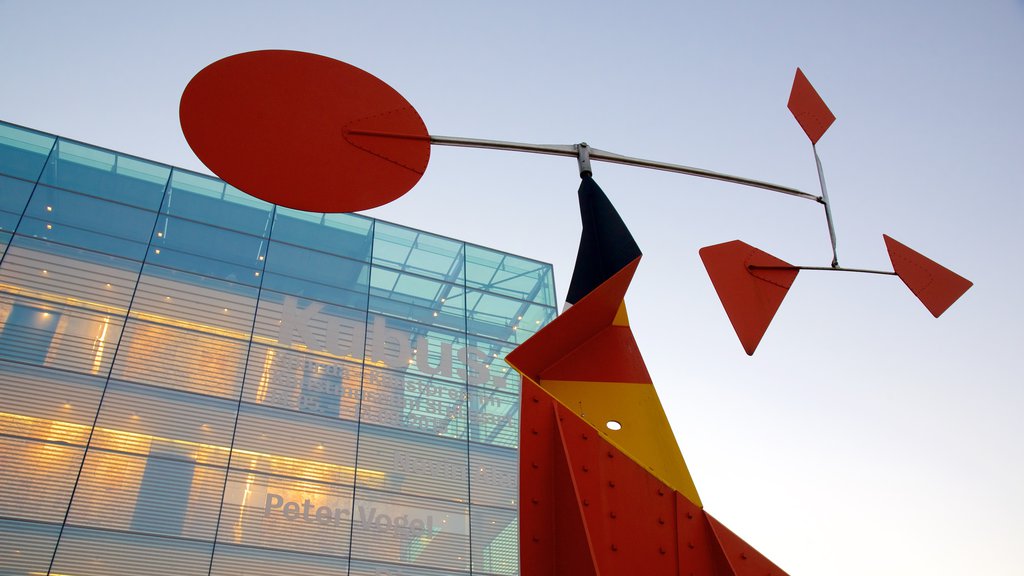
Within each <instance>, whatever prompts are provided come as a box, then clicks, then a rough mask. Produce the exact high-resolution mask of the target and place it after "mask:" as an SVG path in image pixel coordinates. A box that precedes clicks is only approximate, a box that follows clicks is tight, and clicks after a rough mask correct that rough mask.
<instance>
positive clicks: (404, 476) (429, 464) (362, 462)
mask: <svg viewBox="0 0 1024 576" xmlns="http://www.w3.org/2000/svg"><path fill="white" fill-rule="evenodd" d="M363 424H364V425H363V426H362V427H361V428H360V437H359V474H358V477H357V480H358V483H359V486H360V487H366V488H376V489H382V490H386V491H388V492H394V493H399V494H404V495H410V496H424V497H430V498H437V499H443V500H449V501H451V502H459V503H462V502H466V501H467V500H468V499H469V484H468V481H467V479H466V476H467V475H466V470H467V467H468V464H467V460H466V443H465V442H464V441H463V442H459V441H454V440H451V439H447V438H430V437H422V436H418V435H413V434H410V433H408V432H402V431H399V430H390V429H386V428H380V427H376V426H373V427H371V426H366V425H365V424H366V422H363ZM372 471H379V472H378V473H377V474H373V473H371V472H372Z"/></svg>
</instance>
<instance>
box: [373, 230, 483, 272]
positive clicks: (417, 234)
mask: <svg viewBox="0 0 1024 576" xmlns="http://www.w3.org/2000/svg"><path fill="white" fill-rule="evenodd" d="M463 246H464V245H463V243H462V242H459V241H457V240H452V239H450V238H444V237H441V236H435V235H433V234H427V233H426V232H421V231H419V230H413V229H411V228H404V227H401V226H396V225H394V224H390V223H387V222H377V225H376V229H375V230H374V238H373V264H374V266H384V267H388V268H392V269H394V270H400V271H403V272H412V273H414V274H418V275H420V276H426V277H428V278H434V279H437V280H441V281H444V282H447V283H450V284H459V285H462V284H463V276H464V274H463V264H464V258H463V253H462V250H463Z"/></svg>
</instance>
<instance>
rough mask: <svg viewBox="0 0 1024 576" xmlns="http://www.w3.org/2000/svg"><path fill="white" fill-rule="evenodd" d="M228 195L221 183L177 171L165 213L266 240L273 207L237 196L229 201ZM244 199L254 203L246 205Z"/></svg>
mask: <svg viewBox="0 0 1024 576" xmlns="http://www.w3.org/2000/svg"><path fill="white" fill-rule="evenodd" d="M224 193H225V184H224V182H222V181H220V180H215V179H213V178H208V177H205V176H200V175H198V174H192V173H189V172H183V171H181V170H175V171H174V174H173V175H172V177H171V187H170V189H169V190H168V191H167V196H166V197H165V198H164V205H163V208H162V209H161V212H162V213H164V214H170V215H171V216H177V217H179V218H185V219H188V220H194V221H196V222H203V223H206V224H212V225H214V226H218V227H221V228H228V229H231V230H236V231H239V232H245V233H246V234H250V235H252V236H259V237H264V238H265V237H266V236H267V234H268V233H269V232H270V213H271V210H273V205H272V204H269V203H267V202H263V201H261V200H257V199H255V198H252V197H251V196H248V195H239V194H237V193H236V194H235V195H233V196H231V197H230V198H226V197H225V195H224ZM243 196H244V197H245V198H249V199H251V200H247V201H246V202H245V203H242V202H240V201H241V200H242V199H243Z"/></svg>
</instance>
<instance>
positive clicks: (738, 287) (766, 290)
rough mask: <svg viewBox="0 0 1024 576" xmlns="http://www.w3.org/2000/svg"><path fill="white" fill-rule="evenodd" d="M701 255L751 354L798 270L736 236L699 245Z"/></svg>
mask: <svg viewBox="0 0 1024 576" xmlns="http://www.w3.org/2000/svg"><path fill="white" fill-rule="evenodd" d="M700 258H701V260H703V261H704V267H705V268H707V270H708V276H710V277H711V283H712V284H714V286H715V291H716V292H718V298H719V299H721V301H722V306H723V307H724V308H725V313H726V314H727V315H728V316H729V321H730V322H732V327H733V329H734V330H736V335H737V336H739V339H740V343H741V344H743V349H744V350H746V352H747V354H750V355H753V354H754V350H756V349H757V345H758V344H759V343H760V342H761V337H762V336H764V333H765V331H766V330H768V325H769V324H771V322H772V318H774V317H775V312H777V311H778V309H779V306H780V305H781V304H782V300H783V298H785V297H786V293H787V292H789V288H790V286H792V285H793V280H795V279H796V275H797V272H799V270H797V269H796V268H794V267H792V266H790V265H789V264H787V263H786V262H784V261H782V260H779V259H778V258H776V257H774V256H772V255H771V254H768V253H767V252H762V251H761V250H758V249H757V248H754V247H753V246H751V245H749V244H746V243H744V242H740V241H739V240H733V241H732V242H725V243H724V244H716V245H714V246H706V247H704V248H701V250H700ZM756 266H779V267H784V268H785V269H782V270H777V269H763V268H752V267H756Z"/></svg>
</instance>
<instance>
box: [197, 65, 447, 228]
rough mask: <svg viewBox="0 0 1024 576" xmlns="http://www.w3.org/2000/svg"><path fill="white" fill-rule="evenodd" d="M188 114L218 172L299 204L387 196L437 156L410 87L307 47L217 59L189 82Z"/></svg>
mask: <svg viewBox="0 0 1024 576" xmlns="http://www.w3.org/2000/svg"><path fill="white" fill-rule="evenodd" d="M179 115H180V118H181V127H182V131H183V132H184V133H185V139H186V140H188V143H189V146H191V147H192V150H193V151H195V153H196V155H197V156H199V158H200V159H201V160H202V161H203V163H204V164H206V166H207V167H208V168H210V170H212V171H213V172H214V173H215V174H217V175H218V176H220V177H221V178H223V179H224V180H226V181H227V182H228V183H229V184H231V185H232V186H235V187H236V188H239V189H240V190H242V191H244V192H246V193H248V194H251V195H253V196H256V197H258V198H260V199H262V200H266V201H268V202H272V203H274V204H280V205H281V206H286V207H289V208H295V209H299V210H308V211H311V212H354V211H357V210H367V209H369V208H374V207H376V206H380V205H383V204H386V203H388V202H391V201H392V200H395V199H397V198H398V197H400V196H402V195H403V194H405V193H406V192H408V191H409V190H410V189H412V187H413V186H415V185H416V183H417V182H418V181H419V179H420V177H421V176H422V175H423V172H424V170H426V167H427V162H428V161H429V159H430V136H429V135H428V133H427V128H426V126H425V125H424V124H423V120H422V119H421V118H420V116H419V114H417V113H416V110H414V109H413V107H412V106H411V105H410V104H409V102H408V101H406V100H405V98H403V97H402V95H401V94H399V93H398V92H396V91H395V90H394V89H393V88H391V87H390V86H388V85H387V84H385V83H384V82H383V81H381V80H380V79H378V78H377V77H375V76H373V75H372V74H370V73H368V72H365V71H363V70H360V69H359V68H356V67H355V66H351V65H349V64H346V63H344V62H339V61H338V60H334V59H331V58H327V57H326V56H320V55H317V54H309V53H306V52H295V51H290V50H261V51H256V52H245V53H243V54H236V55H234V56H229V57H227V58H224V59H223V60H218V61H217V62H214V63H213V64H210V65H209V66H207V67H206V68H204V69H203V70H201V71H200V72H199V73H198V74H196V76H195V77H194V78H193V79H192V80H191V81H190V82H189V84H188V86H186V87H185V92H184V93H183V94H182V96H181V106H180V110H179ZM382 133H383V134H391V135H395V134H397V135H400V136H401V137H394V136H382V135H381V134H382Z"/></svg>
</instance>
